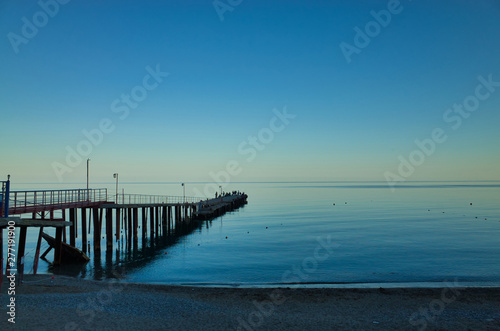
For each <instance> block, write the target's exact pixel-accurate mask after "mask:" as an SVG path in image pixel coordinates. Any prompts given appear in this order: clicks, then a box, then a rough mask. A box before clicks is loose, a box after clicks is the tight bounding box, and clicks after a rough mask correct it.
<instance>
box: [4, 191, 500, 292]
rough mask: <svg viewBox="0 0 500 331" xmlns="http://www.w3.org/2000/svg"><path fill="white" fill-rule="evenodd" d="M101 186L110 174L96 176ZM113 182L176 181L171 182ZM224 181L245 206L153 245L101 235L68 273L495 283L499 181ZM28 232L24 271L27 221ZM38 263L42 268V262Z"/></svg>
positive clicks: (239, 280)
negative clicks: (108, 240)
mask: <svg viewBox="0 0 500 331" xmlns="http://www.w3.org/2000/svg"><path fill="white" fill-rule="evenodd" d="M13 186H14V187H13V190H26V189H42V188H45V189H47V188H50V189H54V188H61V189H63V188H76V187H80V186H84V185H72V186H71V185H70V186H68V185H66V186H65V187H55V186H54V185H40V184H37V185H36V186H35V185H28V184H24V185H13ZM106 186H108V187H109V188H110V189H111V188H112V187H113V184H112V183H109V184H108V185H95V187H106ZM123 187H124V188H125V192H126V193H144V194H168V195H179V192H181V191H180V189H179V188H180V185H179V184H124V185H123ZM195 187H196V188H198V189H199V190H202V189H203V187H204V184H187V190H186V194H187V195H189V194H188V193H189V192H190V191H191V190H192V189H193V188H195ZM224 190H226V191H232V190H240V191H245V192H246V193H247V194H248V195H249V199H248V202H249V203H248V205H246V206H244V207H243V208H240V209H239V210H236V211H234V212H231V213H228V214H226V215H224V216H223V217H220V218H217V219H214V220H212V221H211V222H205V223H203V224H202V225H201V226H200V227H199V228H198V229H196V230H194V232H192V233H191V234H189V235H186V236H182V237H177V238H172V239H170V240H169V241H168V242H163V241H162V242H159V243H157V245H156V249H148V248H147V247H148V245H144V247H145V248H144V249H141V247H143V245H142V243H141V242H139V246H138V249H137V250H136V251H128V250H127V249H126V248H125V247H123V245H121V244H120V246H119V247H118V245H117V246H115V247H114V249H113V250H112V251H108V252H106V246H105V242H104V241H103V242H102V254H101V256H100V257H97V258H95V256H94V252H91V253H90V254H89V256H90V257H91V262H90V263H89V264H88V265H87V266H85V267H83V268H80V269H77V270H73V273H74V275H76V276H78V277H89V278H105V277H107V276H110V275H111V272H110V271H111V270H118V273H119V274H121V275H124V276H125V277H127V278H128V280H130V281H134V282H148V283H166V284H270V283H293V282H301V283H354V282H368V283H370V282H375V283H376V282H434V281H443V280H450V279H455V278H456V279H458V280H460V281H463V282H498V283H500V263H498V261H499V257H500V239H499V238H500V204H499V202H500V182H477V183H475V182H474V183H473V182H408V183H405V184H404V185H402V186H401V187H398V188H397V189H396V190H395V191H394V192H392V191H391V190H390V189H389V188H388V187H387V186H386V185H385V183H383V182H378V183H377V182H337V183H332V182H328V183H232V184H230V185H227V187H225V188H224ZM177 191H179V192H177ZM110 192H112V191H111V190H110ZM471 203H472V205H471ZM334 204H335V205H334ZM48 232H49V233H50V231H48ZM28 235H29V238H28V244H27V251H28V256H27V257H26V258H25V261H26V270H27V271H28V272H29V271H30V270H31V269H32V260H33V256H34V248H35V244H36V237H37V231H36V230H30V231H29V232H28ZM226 237H227V239H226ZM79 240H81V239H80V238H79V239H77V242H78V241H79ZM145 244H146V243H145ZM44 246H46V244H45V245H44ZM80 246H81V243H80ZM51 255H52V254H50V255H49V258H50V259H51ZM99 260H100V261H99ZM39 268H40V271H41V272H46V273H49V272H50V271H51V270H52V269H50V267H49V265H48V264H47V263H46V262H44V261H41V262H40V267H39ZM53 271H54V272H58V273H60V272H62V271H61V270H58V271H56V270H53ZM65 272H68V270H66V271H65Z"/></svg>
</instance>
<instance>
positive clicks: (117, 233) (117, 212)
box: [116, 208, 121, 241]
mask: <svg viewBox="0 0 500 331" xmlns="http://www.w3.org/2000/svg"><path fill="white" fill-rule="evenodd" d="M120 210H121V209H120V208H116V241H120Z"/></svg>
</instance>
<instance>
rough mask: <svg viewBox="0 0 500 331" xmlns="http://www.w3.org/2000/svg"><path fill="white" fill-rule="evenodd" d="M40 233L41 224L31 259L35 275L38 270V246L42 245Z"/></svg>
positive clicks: (41, 229) (41, 230)
mask: <svg viewBox="0 0 500 331" xmlns="http://www.w3.org/2000/svg"><path fill="white" fill-rule="evenodd" d="M42 233H43V226H41V227H40V232H39V233H38V241H37V242H36V251H35V260H34V261H33V275H36V272H37V270H38V261H39V257H40V246H41V245H42Z"/></svg>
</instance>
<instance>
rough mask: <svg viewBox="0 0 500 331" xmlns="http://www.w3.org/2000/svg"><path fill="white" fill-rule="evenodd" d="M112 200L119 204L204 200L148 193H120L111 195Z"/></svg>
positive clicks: (194, 201)
mask: <svg viewBox="0 0 500 331" xmlns="http://www.w3.org/2000/svg"><path fill="white" fill-rule="evenodd" d="M109 198H110V200H111V201H113V202H115V203H117V204H128V205H135V204H162V203H197V202H200V200H202V198H198V197H184V196H165V195H146V194H118V196H116V195H114V196H110V197H109Z"/></svg>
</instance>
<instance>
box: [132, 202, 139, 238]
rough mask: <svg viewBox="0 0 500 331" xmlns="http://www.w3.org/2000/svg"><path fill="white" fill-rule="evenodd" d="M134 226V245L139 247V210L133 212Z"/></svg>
mask: <svg viewBox="0 0 500 331" xmlns="http://www.w3.org/2000/svg"><path fill="white" fill-rule="evenodd" d="M133 221H134V222H133V223H134V224H133V225H134V233H133V238H134V245H137V241H138V238H137V227H138V226H139V210H138V209H137V208H134V210H133Z"/></svg>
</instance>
